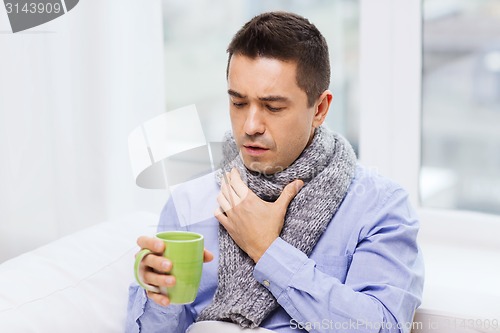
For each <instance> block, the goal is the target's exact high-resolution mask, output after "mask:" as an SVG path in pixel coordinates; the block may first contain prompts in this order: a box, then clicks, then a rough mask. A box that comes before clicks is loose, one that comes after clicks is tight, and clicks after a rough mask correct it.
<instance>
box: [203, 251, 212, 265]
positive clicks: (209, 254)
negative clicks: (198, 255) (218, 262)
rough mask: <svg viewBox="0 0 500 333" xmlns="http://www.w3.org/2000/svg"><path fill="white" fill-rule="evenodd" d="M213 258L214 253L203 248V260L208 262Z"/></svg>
mask: <svg viewBox="0 0 500 333" xmlns="http://www.w3.org/2000/svg"><path fill="white" fill-rule="evenodd" d="M212 260H214V254H213V253H212V252H210V251H208V250H207V249H204V250H203V262H210V261H212Z"/></svg>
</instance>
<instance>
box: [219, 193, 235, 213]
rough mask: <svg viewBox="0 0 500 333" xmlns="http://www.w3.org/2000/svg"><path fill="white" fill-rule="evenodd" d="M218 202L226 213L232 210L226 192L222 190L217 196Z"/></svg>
mask: <svg viewBox="0 0 500 333" xmlns="http://www.w3.org/2000/svg"><path fill="white" fill-rule="evenodd" d="M217 203H218V204H219V206H220V208H221V209H222V211H223V212H225V213H226V214H227V212H229V211H230V210H231V207H232V206H231V204H230V203H229V201H227V199H226V197H225V196H224V194H222V192H221V193H219V195H218V196H217Z"/></svg>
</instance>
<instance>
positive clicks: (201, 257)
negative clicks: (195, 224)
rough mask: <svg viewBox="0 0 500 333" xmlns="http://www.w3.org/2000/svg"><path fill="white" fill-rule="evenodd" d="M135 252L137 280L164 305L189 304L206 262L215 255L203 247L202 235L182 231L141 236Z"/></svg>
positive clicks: (157, 301)
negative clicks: (139, 248) (139, 249)
mask: <svg viewBox="0 0 500 333" xmlns="http://www.w3.org/2000/svg"><path fill="white" fill-rule="evenodd" d="M137 244H138V245H139V247H141V249H142V250H141V251H140V252H139V253H137V255H136V262H135V267H134V271H135V276H136V280H137V282H138V283H139V285H141V287H143V288H144V289H146V291H147V294H148V297H149V298H150V299H152V300H153V301H154V302H155V303H157V304H160V305H162V306H167V305H169V304H171V303H172V304H185V303H190V302H192V301H193V300H194V298H195V297H196V293H197V290H198V287H199V280H200V278H201V266H202V263H203V262H210V261H212V260H213V254H212V253H211V252H210V251H208V250H204V249H203V236H202V235H199V234H196V233H190V232H182V231H169V232H162V233H158V234H157V235H156V237H148V236H141V237H139V238H138V240H137Z"/></svg>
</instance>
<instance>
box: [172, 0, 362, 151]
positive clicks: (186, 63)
mask: <svg viewBox="0 0 500 333" xmlns="http://www.w3.org/2000/svg"><path fill="white" fill-rule="evenodd" d="M358 7H359V1H352V0H349V1H348V0H335V1H322V0H314V1H307V2H304V1H293V0H287V1H285V0H282V1H263V0H260V1H256V0H239V1H234V0H219V1H200V0H191V1H177V0H164V1H163V18H164V42H165V74H166V104H167V110H173V109H176V108H179V107H182V106H185V105H188V104H193V103H194V104H196V107H197V109H198V113H199V115H200V118H201V121H202V125H203V129H204V132H205V135H206V136H207V140H208V141H220V140H221V138H222V135H223V133H224V132H225V131H226V130H228V129H229V128H230V123H229V117H228V102H227V101H228V98H227V93H226V90H227V86H226V77H225V74H226V65H227V54H226V48H227V45H228V44H229V42H230V40H231V38H232V36H233V34H234V33H235V32H236V31H237V30H238V29H239V28H240V27H241V26H242V25H243V24H244V23H245V22H246V21H248V20H249V19H251V18H252V17H253V16H255V15H257V14H260V13H262V12H265V11H271V10H285V11H291V12H295V13H297V14H299V15H302V16H304V17H306V18H308V19H309V20H310V21H311V22H312V23H314V24H315V25H316V26H317V27H318V29H319V30H320V31H321V32H322V33H323V35H324V36H325V38H326V39H327V41H328V44H329V47H330V57H331V60H330V61H331V67H332V80H331V87H330V89H331V90H332V91H333V94H334V100H333V106H332V108H331V109H330V113H329V115H328V118H327V124H328V125H329V127H330V128H332V129H334V130H336V131H338V132H340V133H342V134H343V135H345V136H346V137H347V138H348V139H349V141H350V142H351V143H352V144H353V146H354V148H355V149H356V148H357V145H358V125H357V124H358V120H357V118H358V109H359V106H358V100H359V98H358V97H359V92H358V31H359V8H358Z"/></svg>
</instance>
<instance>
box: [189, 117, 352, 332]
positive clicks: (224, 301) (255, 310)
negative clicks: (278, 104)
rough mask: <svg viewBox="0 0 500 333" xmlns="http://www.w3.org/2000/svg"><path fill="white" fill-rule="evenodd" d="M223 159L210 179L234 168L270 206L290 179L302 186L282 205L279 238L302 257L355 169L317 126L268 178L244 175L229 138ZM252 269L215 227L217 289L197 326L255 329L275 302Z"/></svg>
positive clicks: (336, 141)
mask: <svg viewBox="0 0 500 333" xmlns="http://www.w3.org/2000/svg"><path fill="white" fill-rule="evenodd" d="M223 155H224V158H223V162H222V168H221V169H220V170H219V172H218V173H217V174H216V177H217V181H218V182H219V184H220V183H221V179H222V177H223V173H224V172H229V171H230V170H231V169H232V168H233V167H234V168H237V169H238V171H239V173H240V175H241V177H242V179H243V181H244V182H245V183H246V184H247V186H248V187H249V188H250V190H252V191H253V192H254V193H255V194H256V195H257V196H259V197H260V198H261V199H263V200H266V201H275V200H276V199H277V198H278V197H279V195H280V194H281V192H282V191H283V188H284V187H285V186H286V185H287V184H289V183H291V182H292V181H294V180H295V179H302V180H303V181H304V186H303V188H302V189H301V190H300V192H299V193H298V194H297V195H296V196H295V198H294V199H293V200H292V202H291V203H290V205H289V206H288V209H287V212H286V215H285V221H284V226H283V229H282V231H281V234H280V237H281V238H282V239H283V240H285V241H286V242H288V243H289V244H291V245H292V246H294V247H295V248H297V249H299V250H300V251H302V252H303V253H305V254H306V255H307V256H309V254H310V253H311V251H312V249H313V248H314V246H315V245H316V243H317V241H318V239H319V238H320V237H321V235H322V234H323V232H324V231H325V229H326V227H327V225H328V223H329V222H330V221H331V219H332V217H333V215H335V213H336V211H337V209H338V207H339V206H340V204H341V202H342V200H343V199H344V197H345V195H346V193H347V190H348V188H349V185H350V183H351V180H352V178H353V176H354V170H355V166H356V156H355V154H354V151H353V149H352V147H351V146H350V144H349V143H348V142H347V141H346V140H345V139H344V138H343V137H342V136H340V135H338V134H335V133H332V132H331V131H329V130H328V129H326V128H325V127H323V126H321V127H319V128H317V129H316V133H315V135H314V138H313V140H312V142H311V144H310V145H309V146H308V147H307V148H306V149H305V150H304V151H303V152H302V154H301V155H300V156H299V158H298V159H297V160H296V161H295V162H294V163H292V165H290V166H289V167H288V168H286V169H285V170H284V171H281V172H278V173H275V174H272V175H265V174H262V173H257V172H252V171H249V170H248V169H247V168H246V167H245V166H244V164H243V161H242V159H241V157H240V155H239V154H238V149H237V147H236V143H235V141H234V139H233V137H232V136H231V135H230V134H227V135H226V136H225V139H224V147H223ZM254 266H255V263H254V262H253V260H252V259H251V258H250V257H249V256H248V255H247V254H246V253H245V252H244V251H243V250H241V249H240V248H239V247H238V246H237V245H236V243H235V242H234V241H233V239H232V238H231V237H230V236H229V234H228V232H227V231H226V230H225V229H224V227H223V226H222V225H219V268H218V278H219V279H218V287H217V291H216V292H215V296H214V299H213V302H212V303H211V304H210V305H208V306H207V307H206V308H205V309H203V310H202V311H201V313H200V315H199V316H198V318H197V321H203V320H217V321H230V322H233V323H236V324H238V325H240V326H241V327H248V328H255V327H258V326H259V325H260V323H261V322H262V321H263V320H264V319H265V318H266V317H267V316H268V315H269V313H271V312H272V311H273V310H274V309H275V308H276V307H277V306H278V302H277V301H276V299H275V298H274V296H273V295H272V294H271V292H270V291H268V290H267V289H266V288H265V287H264V286H262V285H261V284H260V283H259V282H258V281H257V280H255V278H254V277H253V269H254Z"/></svg>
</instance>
